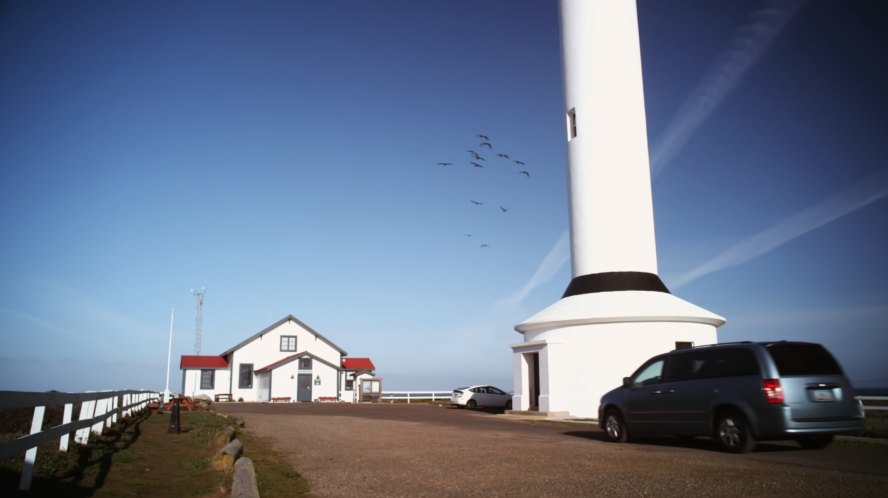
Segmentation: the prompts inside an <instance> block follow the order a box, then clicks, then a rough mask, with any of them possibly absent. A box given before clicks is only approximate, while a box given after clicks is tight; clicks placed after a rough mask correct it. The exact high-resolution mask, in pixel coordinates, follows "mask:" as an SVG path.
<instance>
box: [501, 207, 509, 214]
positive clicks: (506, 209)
mask: <svg viewBox="0 0 888 498" xmlns="http://www.w3.org/2000/svg"><path fill="white" fill-rule="evenodd" d="M508 210H509V208H505V207H502V206H500V211H502V212H504V213H505V212H507V211H508Z"/></svg>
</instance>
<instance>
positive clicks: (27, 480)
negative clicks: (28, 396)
mask: <svg viewBox="0 0 888 498" xmlns="http://www.w3.org/2000/svg"><path fill="white" fill-rule="evenodd" d="M45 411H46V407H45V406H35V407H34V418H32V419H31V434H34V433H37V432H40V430H41V429H42V428H43V413H44V412H45ZM35 460H37V447H36V446H35V447H33V448H31V449H29V450H28V451H26V452H25V463H24V465H23V466H22V479H21V480H20V481H19V490H20V491H27V490H29V489H31V477H32V476H33V475H34V461H35Z"/></svg>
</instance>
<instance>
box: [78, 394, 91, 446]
mask: <svg viewBox="0 0 888 498" xmlns="http://www.w3.org/2000/svg"><path fill="white" fill-rule="evenodd" d="M95 409H96V400H94V399H91V400H89V401H84V402H83V403H82V404H81V405H80V417H79V418H78V419H77V420H88V419H91V418H93V414H94V413H95ZM89 433H90V428H89V427H83V428H82V429H77V433H76V434H75V435H74V442H75V443H79V444H87V442H88V441H89Z"/></svg>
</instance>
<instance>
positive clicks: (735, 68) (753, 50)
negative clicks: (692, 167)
mask: <svg viewBox="0 0 888 498" xmlns="http://www.w3.org/2000/svg"><path fill="white" fill-rule="evenodd" d="M805 1H806V0H783V1H779V0H771V1H769V2H768V4H767V6H766V7H764V8H761V9H759V10H756V11H755V12H753V13H752V14H750V15H749V23H747V24H745V25H743V26H742V27H740V28H739V29H738V30H737V33H736V34H735V35H734V38H733V39H732V40H731V42H730V44H729V45H728V48H727V49H726V50H725V51H724V52H722V53H721V54H720V55H719V56H718V57H717V58H716V60H715V62H714V63H713V64H712V65H710V66H709V69H708V70H707V72H706V74H705V75H704V76H703V79H701V80H700V82H699V83H697V87H696V88H695V89H694V91H692V92H691V94H690V95H689V96H688V97H687V99H685V101H684V103H683V104H682V105H681V107H679V108H678V111H676V113H675V115H674V116H673V117H672V121H670V123H669V126H668V127H667V128H666V131H665V132H664V134H663V136H662V137H661V138H660V140H659V141H658V142H657V144H656V146H655V147H653V151H652V153H651V177H653V178H656V177H657V175H659V174H660V173H661V172H662V171H663V169H664V168H665V167H666V165H667V164H669V162H670V161H671V160H672V158H673V157H675V155H676V154H677V153H678V151H680V150H681V149H682V147H684V146H685V144H686V143H687V142H688V140H689V139H690V138H691V135H693V134H694V132H695V131H696V130H697V128H698V127H699V126H700V124H701V123H702V122H703V121H704V120H705V119H706V118H707V117H709V115H710V114H712V111H713V110H715V108H716V107H718V105H719V104H720V103H721V101H722V100H724V98H725V96H726V95H727V94H728V93H729V92H730V91H731V90H732V89H733V88H734V87H735V86H736V85H737V83H738V82H739V81H740V80H741V79H742V78H743V76H744V75H745V74H746V72H747V71H748V70H749V68H750V67H752V65H753V64H755V62H756V61H758V60H759V58H760V57H761V56H762V54H764V53H765V50H767V48H768V46H769V45H770V44H771V42H772V41H774V38H776V37H777V35H779V34H780V32H781V31H783V28H784V26H786V23H787V22H788V21H789V20H790V19H791V18H792V17H793V15H795V13H796V12H798V10H799V9H800V8H801V7H802V5H803V4H804V2H805Z"/></svg>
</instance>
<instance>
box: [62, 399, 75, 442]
mask: <svg viewBox="0 0 888 498" xmlns="http://www.w3.org/2000/svg"><path fill="white" fill-rule="evenodd" d="M73 411H74V403H65V412H64V414H62V425H65V424H67V423H68V422H70V421H71V413H72V412H73ZM70 439H71V433H70V432H66V433H64V434H62V437H61V438H59V451H62V452H67V451H68V441H69V440H70Z"/></svg>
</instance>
